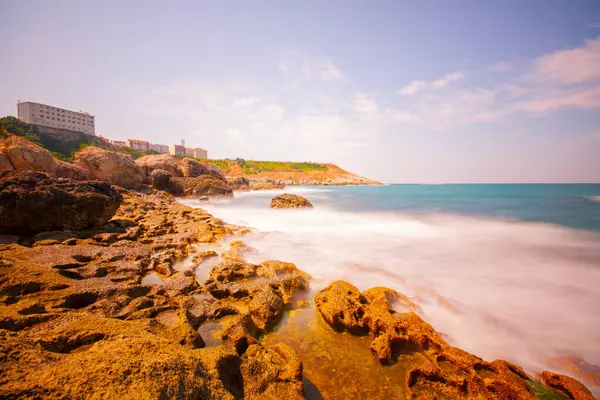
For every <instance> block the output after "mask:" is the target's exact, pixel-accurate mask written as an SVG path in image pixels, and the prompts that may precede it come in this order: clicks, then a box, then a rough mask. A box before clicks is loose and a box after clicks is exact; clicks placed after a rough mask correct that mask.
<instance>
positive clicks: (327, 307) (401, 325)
mask: <svg viewBox="0 0 600 400" xmlns="http://www.w3.org/2000/svg"><path fill="white" fill-rule="evenodd" d="M315 303H316V306H317V309H318V310H319V312H320V314H321V315H322V316H323V318H324V319H325V321H326V322H327V323H328V324H329V325H330V326H331V327H332V328H333V329H335V330H336V331H339V332H344V331H347V332H349V333H351V334H352V335H359V336H362V335H369V336H370V337H371V338H372V342H371V352H372V353H373V356H374V357H376V358H377V359H378V360H379V362H381V363H382V364H395V363H400V362H404V363H407V365H406V366H405V367H404V369H405V370H406V376H405V382H406V385H405V388H404V389H405V392H406V396H407V398H423V397H426V398H452V399H462V398H485V399H529V398H535V397H538V396H540V395H544V396H551V397H547V398H563V397H565V398H571V399H590V398H592V397H591V394H590V393H589V391H587V389H586V388H585V387H584V386H583V385H581V384H580V383H579V382H577V381H574V382H575V383H573V382H572V381H573V380H572V379H571V378H568V377H564V376H562V375H556V374H547V375H546V376H544V379H545V381H546V383H547V384H548V386H549V387H547V386H543V385H541V384H540V383H539V382H537V381H535V380H534V378H533V377H530V376H529V375H527V374H526V373H525V372H524V371H523V370H522V369H521V368H520V367H518V366H516V365H513V364H511V363H509V362H506V361H502V360H496V361H493V362H486V361H484V360H482V359H480V358H479V357H476V356H474V355H472V354H469V353H467V352H465V351H463V350H460V349H458V348H455V347H452V346H450V345H448V344H447V343H446V341H445V340H444V339H443V338H442V337H441V336H440V335H439V334H438V333H437V332H436V331H435V330H434V329H433V328H432V327H431V325H429V324H428V323H426V322H425V321H423V320H422V319H421V318H420V317H419V316H418V315H417V314H416V313H415V312H413V311H408V310H407V311H406V312H396V311H394V307H395V306H396V308H397V305H398V304H397V303H404V308H406V307H410V306H411V305H410V303H409V302H408V300H407V299H406V298H405V297H404V296H402V295H401V294H399V293H397V292H395V291H393V290H391V289H387V288H373V289H370V290H367V291H366V292H364V293H361V292H360V291H359V290H358V289H357V288H356V287H354V286H353V285H351V284H349V283H347V282H344V281H336V282H334V283H332V284H331V285H329V286H328V287H326V288H325V289H323V290H321V291H320V292H319V293H317V295H316V296H315ZM413 307H414V305H413ZM413 354H414V355H417V356H418V357H413V356H410V357H409V355H413ZM403 360H404V361H403ZM552 396H553V397H552ZM588 396H590V397H588ZM544 398H546V397H544Z"/></svg>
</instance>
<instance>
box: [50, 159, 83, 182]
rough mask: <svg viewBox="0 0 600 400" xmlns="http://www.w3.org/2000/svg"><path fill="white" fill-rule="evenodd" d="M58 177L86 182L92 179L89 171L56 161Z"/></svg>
mask: <svg viewBox="0 0 600 400" xmlns="http://www.w3.org/2000/svg"><path fill="white" fill-rule="evenodd" d="M56 177H58V178H69V179H76V180H78V181H86V180H88V179H90V173H89V171H88V170H87V169H83V168H81V167H79V166H77V165H74V164H70V163H68V162H64V161H61V160H56Z"/></svg>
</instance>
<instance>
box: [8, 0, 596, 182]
mask: <svg viewBox="0 0 600 400" xmlns="http://www.w3.org/2000/svg"><path fill="white" fill-rule="evenodd" d="M0 15H2V23H1V24H0V48H1V49H2V56H1V57H0V115H16V103H17V101H18V100H21V101H34V102H40V103H45V104H50V105H54V106H57V107H63V108H67V109H71V110H76V111H78V110H84V111H87V112H89V113H91V114H92V115H95V116H96V125H97V127H96V130H97V134H100V135H102V136H104V137H107V138H110V139H120V140H125V139H127V138H132V139H146V140H149V141H152V142H158V143H164V144H172V143H179V142H180V141H181V139H185V142H186V144H187V145H188V146H192V147H202V148H206V149H207V150H208V154H209V158H226V157H227V158H236V157H242V158H245V159H256V160H283V161H288V160H293V161H315V162H332V163H336V164H338V165H339V166H341V167H342V168H345V169H347V170H350V171H352V172H355V173H358V174H361V175H364V176H367V177H370V178H373V179H378V180H381V181H383V182H389V183H392V182H395V183H480V182H600V1H597V0H569V1H567V0H561V1H558V0H528V1H522V0H504V1H494V2H492V1H480V0H473V1H467V0H456V1H451V2H450V1H445V0H439V1H430V0H420V1H408V0H406V1H402V0H396V1H385V0H380V1H352V0H339V1H334V0H328V1H317V0H304V1H276V0H273V1H261V0H255V1H241V0H239V1H230V0H219V1H171V2H164V1H152V0H148V1H115V0H103V1H91V0H90V1H75V0H71V1H65V0H53V1H31V0H2V1H0Z"/></svg>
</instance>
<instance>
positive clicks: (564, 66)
mask: <svg viewBox="0 0 600 400" xmlns="http://www.w3.org/2000/svg"><path fill="white" fill-rule="evenodd" d="M533 74H534V75H535V76H536V78H537V79H540V80H543V81H548V82H554V83H557V84H566V85H570V84H578V83H583V82H588V81H591V80H594V79H598V78H600V37H598V38H595V39H590V40H586V42H585V44H584V45H583V46H581V47H578V48H575V49H569V50H562V51H556V52H554V53H551V54H547V55H545V56H542V57H540V58H538V59H537V60H536V61H535V65H534V68H533Z"/></svg>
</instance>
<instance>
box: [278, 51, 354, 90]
mask: <svg viewBox="0 0 600 400" xmlns="http://www.w3.org/2000/svg"><path fill="white" fill-rule="evenodd" d="M277 66H278V68H279V70H280V71H281V72H283V73H284V74H285V75H287V76H288V77H291V78H292V79H294V80H309V79H320V80H322V81H323V82H327V83H340V82H346V81H347V80H348V78H347V77H346V74H345V73H344V71H342V70H341V69H340V68H339V67H337V66H336V65H335V64H334V62H333V61H332V60H331V59H329V58H325V57H317V56H312V55H310V54H308V53H306V52H304V51H300V50H290V51H286V52H284V53H283V55H282V56H281V59H280V60H279V62H278V64H277Z"/></svg>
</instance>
